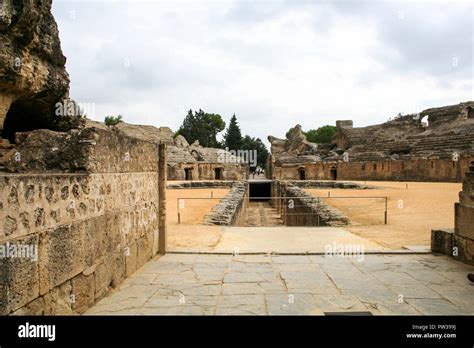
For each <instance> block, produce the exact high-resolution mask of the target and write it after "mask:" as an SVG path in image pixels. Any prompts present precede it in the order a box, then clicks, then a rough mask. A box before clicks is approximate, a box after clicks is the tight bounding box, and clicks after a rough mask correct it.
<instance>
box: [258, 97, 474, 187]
mask: <svg viewBox="0 0 474 348" xmlns="http://www.w3.org/2000/svg"><path fill="white" fill-rule="evenodd" d="M473 107H474V102H472V101H471V102H465V103H460V104H457V105H450V106H445V107H440V108H432V109H427V110H424V111H422V112H421V113H418V114H413V115H405V116H398V117H396V118H395V119H392V120H390V121H388V122H385V123H382V124H378V125H372V126H367V127H360V128H354V127H353V123H352V121H337V122H336V126H337V134H336V137H335V139H334V142H333V144H329V145H328V144H325V145H323V144H318V145H317V146H313V147H312V148H310V149H308V148H305V147H302V146H299V145H300V144H302V142H303V140H304V135H301V134H300V135H298V137H295V138H294V139H293V138H287V139H286V140H282V139H277V138H275V137H272V136H270V137H269V141H270V142H271V143H272V156H271V160H270V162H269V168H268V170H267V172H268V173H269V174H270V178H272V179H279V180H298V179H304V180H393V181H396V180H404V181H408V180H409V181H444V182H445V181H448V182H461V181H462V178H463V175H464V173H465V171H466V170H467V169H468V167H469V162H470V161H472V160H473V159H474V118H473V117H472V109H473ZM425 116H427V117H428V125H423V122H421V121H422V119H423V117H425ZM295 147H296V148H298V149H300V151H290V149H293V148H295ZM302 171H304V176H302V175H300V173H302Z"/></svg>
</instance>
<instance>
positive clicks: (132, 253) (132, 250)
mask: <svg viewBox="0 0 474 348" xmlns="http://www.w3.org/2000/svg"><path fill="white" fill-rule="evenodd" d="M126 248H127V249H126V252H125V276H126V277H129V276H131V275H132V274H133V273H134V272H135V271H136V270H137V257H138V248H137V243H135V242H133V243H131V244H130V246H128V247H126Z"/></svg>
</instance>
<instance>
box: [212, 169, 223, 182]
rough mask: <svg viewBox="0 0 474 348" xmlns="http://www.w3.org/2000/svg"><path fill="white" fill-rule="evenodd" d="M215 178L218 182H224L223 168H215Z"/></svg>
mask: <svg viewBox="0 0 474 348" xmlns="http://www.w3.org/2000/svg"><path fill="white" fill-rule="evenodd" d="M214 178H215V179H216V180H222V168H215V169H214Z"/></svg>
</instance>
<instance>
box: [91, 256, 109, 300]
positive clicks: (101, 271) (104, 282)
mask: <svg viewBox="0 0 474 348" xmlns="http://www.w3.org/2000/svg"><path fill="white" fill-rule="evenodd" d="M111 282H112V273H111V272H110V269H108V265H107V264H106V263H105V262H102V263H100V264H98V265H97V268H96V270H95V272H94V283H95V292H94V297H95V301H96V302H97V301H98V300H100V299H101V298H103V297H104V296H105V295H106V294H107V292H108V291H109V287H110V284H111Z"/></svg>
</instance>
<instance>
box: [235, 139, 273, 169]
mask: <svg viewBox="0 0 474 348" xmlns="http://www.w3.org/2000/svg"><path fill="white" fill-rule="evenodd" d="M242 149H243V150H249V151H253V150H256V151H257V166H260V167H261V168H265V166H266V163H267V157H268V155H269V152H268V150H267V147H266V146H265V144H264V143H263V142H262V140H261V139H260V138H252V137H251V136H249V135H246V136H245V137H244V138H243V139H242Z"/></svg>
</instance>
